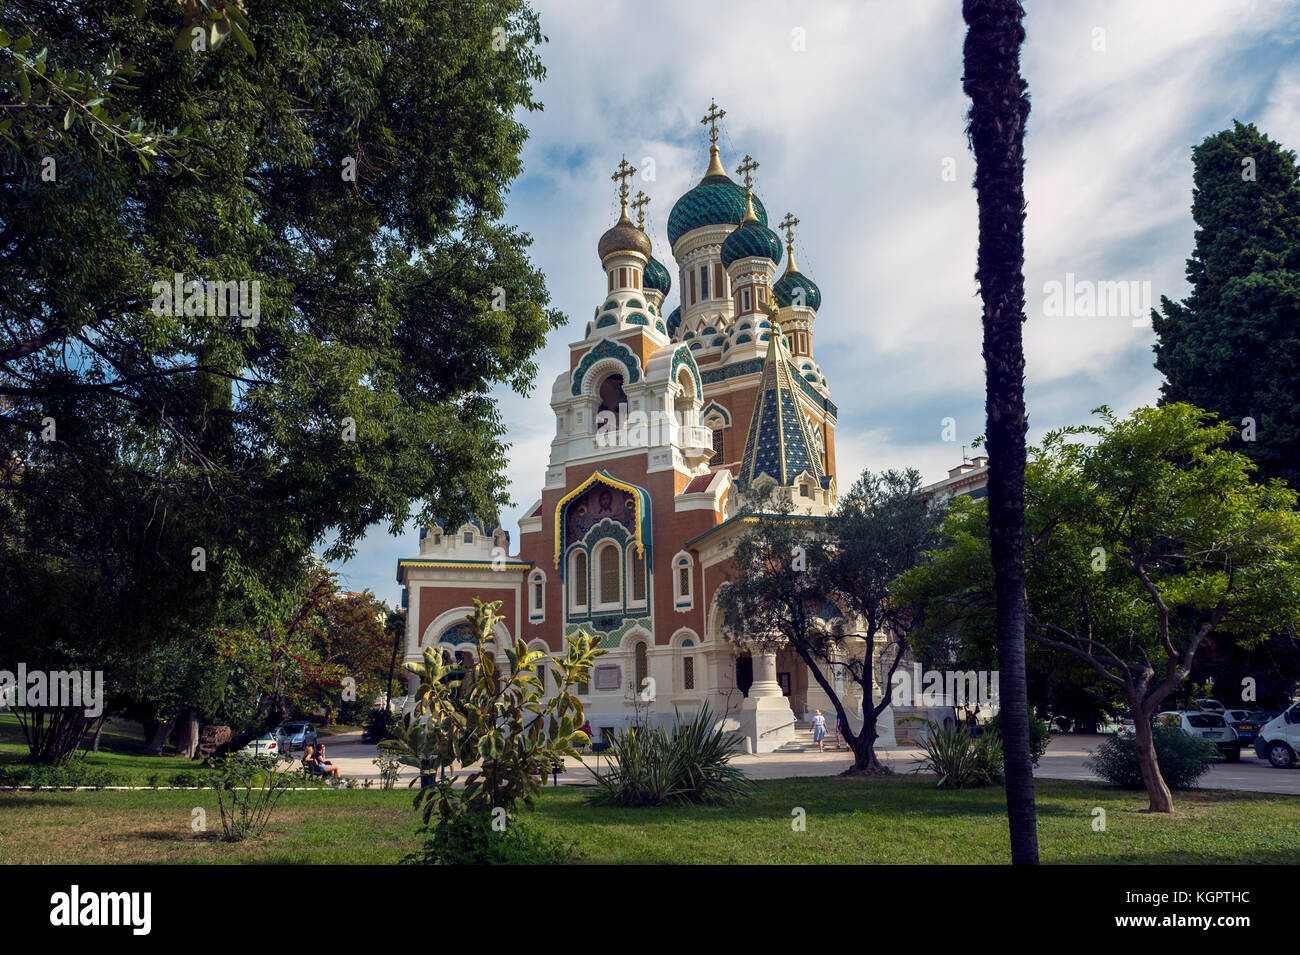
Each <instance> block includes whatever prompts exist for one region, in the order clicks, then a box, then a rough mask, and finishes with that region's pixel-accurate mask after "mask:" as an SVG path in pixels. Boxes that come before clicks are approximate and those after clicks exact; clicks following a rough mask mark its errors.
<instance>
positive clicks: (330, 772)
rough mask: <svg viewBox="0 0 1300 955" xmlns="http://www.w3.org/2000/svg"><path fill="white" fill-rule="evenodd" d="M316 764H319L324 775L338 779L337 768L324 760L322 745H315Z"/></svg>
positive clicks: (323, 745)
mask: <svg viewBox="0 0 1300 955" xmlns="http://www.w3.org/2000/svg"><path fill="white" fill-rule="evenodd" d="M316 762H317V763H319V764H320V768H321V769H323V770H324V771H325V775H327V776H333V777H334V778H335V779H338V778H339V768H338V767H337V766H335V765H334V764H333V763H331V762H330V761H329V760H328V759H326V758H325V744H324V743H317V744H316Z"/></svg>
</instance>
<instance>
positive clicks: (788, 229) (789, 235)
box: [780, 212, 799, 245]
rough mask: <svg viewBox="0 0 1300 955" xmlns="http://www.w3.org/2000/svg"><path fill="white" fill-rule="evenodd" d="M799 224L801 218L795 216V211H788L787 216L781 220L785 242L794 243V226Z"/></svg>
mask: <svg viewBox="0 0 1300 955" xmlns="http://www.w3.org/2000/svg"><path fill="white" fill-rule="evenodd" d="M798 224H799V220H798V219H796V218H795V217H794V214H793V213H790V212H787V213H786V214H785V218H784V219H782V220H781V222H780V228H781V231H782V232H784V233H785V244H786V245H794V227H795V226H797V225H798Z"/></svg>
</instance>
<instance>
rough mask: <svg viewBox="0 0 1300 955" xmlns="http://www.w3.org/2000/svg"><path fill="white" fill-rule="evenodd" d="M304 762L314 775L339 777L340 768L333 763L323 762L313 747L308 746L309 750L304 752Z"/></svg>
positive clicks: (308, 770)
mask: <svg viewBox="0 0 1300 955" xmlns="http://www.w3.org/2000/svg"><path fill="white" fill-rule="evenodd" d="M302 764H303V766H305V767H307V772H309V773H311V774H312V775H313V776H327V777H328V776H333V777H335V778H337V777H338V774H339V768H338V767H337V766H335V765H334V764H333V763H330V764H328V765H326V764H325V763H322V762H321V760H320V757H319V756H317V755H316V753H315V751H314V750H313V748H312V747H310V746H308V747H307V751H306V752H305V753H303V754H302Z"/></svg>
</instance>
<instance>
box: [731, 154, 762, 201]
mask: <svg viewBox="0 0 1300 955" xmlns="http://www.w3.org/2000/svg"><path fill="white" fill-rule="evenodd" d="M757 168H758V163H756V162H754V160H753V159H752V158H751V157H750V156H746V157H745V158H744V159H743V160H741V163H740V165H739V166H737V167H736V175H738V176H744V177H745V191H746V192H749V190H750V189H751V188H753V185H754V177H753V176H752V175H751V173H752V172H753V171H754V170H755V169H757Z"/></svg>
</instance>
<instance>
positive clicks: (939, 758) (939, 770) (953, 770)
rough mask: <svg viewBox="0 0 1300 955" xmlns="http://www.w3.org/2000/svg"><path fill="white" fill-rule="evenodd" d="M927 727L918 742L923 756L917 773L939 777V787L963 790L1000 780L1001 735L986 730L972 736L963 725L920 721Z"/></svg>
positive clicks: (994, 731)
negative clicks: (923, 736)
mask: <svg viewBox="0 0 1300 955" xmlns="http://www.w3.org/2000/svg"><path fill="white" fill-rule="evenodd" d="M922 722H923V723H925V725H926V727H927V728H928V729H929V731H930V732H929V733H928V734H927V736H926V738H925V740H924V741H923V742H922V743H921V746H922V748H923V749H924V750H925V755H924V756H922V757H921V765H920V766H918V767H917V770H916V771H917V772H926V771H929V772H932V773H934V774H935V775H936V776H938V777H939V788H940V789H966V788H969V787H974V786H989V785H992V784H994V783H1000V782H1002V737H1001V736H999V735H998V733H997V731H996V730H988V731H986V732H985V733H983V734H982V735H981V736H980V737H979V738H978V739H971V736H970V731H969V730H967V729H966V727H964V726H946V727H945V726H939V725H938V724H937V723H935V722H934V721H933V720H922Z"/></svg>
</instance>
